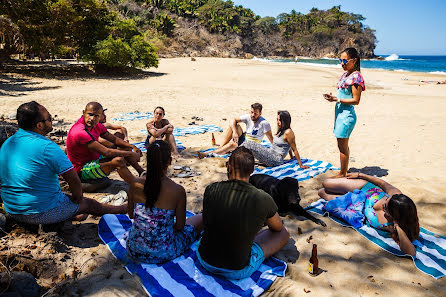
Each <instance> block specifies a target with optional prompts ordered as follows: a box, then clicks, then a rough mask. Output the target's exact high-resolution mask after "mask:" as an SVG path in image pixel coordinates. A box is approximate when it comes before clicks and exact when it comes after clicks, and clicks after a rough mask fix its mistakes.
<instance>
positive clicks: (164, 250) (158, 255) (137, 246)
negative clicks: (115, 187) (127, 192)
mask: <svg viewBox="0 0 446 297" xmlns="http://www.w3.org/2000/svg"><path fill="white" fill-rule="evenodd" d="M174 218H175V210H166V209H161V208H157V207H152V209H150V208H146V207H145V205H144V204H137V205H136V207H135V211H134V220H133V225H132V227H131V228H130V230H129V231H128V233H127V234H126V235H125V236H124V239H125V240H126V243H127V253H128V254H129V256H130V257H131V258H132V259H133V260H136V261H139V262H143V263H163V262H166V261H169V260H172V259H175V258H177V257H179V256H180V255H181V254H183V253H184V252H185V251H186V250H187V249H188V248H189V247H190V245H191V244H192V243H193V242H194V241H195V240H196V239H197V237H198V233H197V231H196V230H195V228H194V226H192V225H185V226H184V228H183V230H176V229H175V227H174V225H175V220H174Z"/></svg>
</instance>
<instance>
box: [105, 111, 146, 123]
mask: <svg viewBox="0 0 446 297" xmlns="http://www.w3.org/2000/svg"><path fill="white" fill-rule="evenodd" d="M150 118H153V113H151V112H128V113H118V117H116V118H112V120H113V121H118V122H123V121H135V120H147V119H150Z"/></svg>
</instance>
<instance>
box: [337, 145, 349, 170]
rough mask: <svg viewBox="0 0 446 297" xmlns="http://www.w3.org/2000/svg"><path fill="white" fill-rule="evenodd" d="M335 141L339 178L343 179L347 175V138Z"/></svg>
mask: <svg viewBox="0 0 446 297" xmlns="http://www.w3.org/2000/svg"><path fill="white" fill-rule="evenodd" d="M337 140H338V148H339V153H340V159H341V172H339V177H343V176H346V175H347V170H348V159H349V157H350V148H349V147H348V138H337Z"/></svg>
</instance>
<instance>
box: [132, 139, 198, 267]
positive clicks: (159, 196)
mask: <svg viewBox="0 0 446 297" xmlns="http://www.w3.org/2000/svg"><path fill="white" fill-rule="evenodd" d="M171 161H172V157H171V154H170V146H169V144H167V143H166V142H164V141H162V140H157V141H155V142H154V143H152V144H151V145H149V147H148V148H147V176H146V177H143V178H137V179H136V180H135V182H134V183H132V184H131V185H130V190H129V207H128V210H129V216H130V218H133V217H134V221H133V225H132V227H131V228H130V230H129V233H128V234H127V235H126V236H125V237H124V238H125V239H126V242H127V252H128V254H129V256H130V257H131V258H132V259H133V260H135V261H139V262H143V263H162V262H166V261H169V260H172V259H175V258H177V257H179V256H180V255H181V254H183V253H184V252H185V251H186V250H187V249H188V248H189V247H190V245H191V244H192V243H193V242H194V241H195V240H196V239H197V237H198V235H199V234H200V232H201V230H202V229H203V221H202V217H201V215H195V216H192V217H190V218H188V219H186V191H185V190H184V188H183V187H182V186H180V185H179V184H176V183H175V182H174V181H172V180H171V179H170V178H168V177H167V168H168V167H169V165H170V164H171ZM134 203H140V204H137V205H136V206H134ZM142 203H144V204H142ZM175 219H176V220H175Z"/></svg>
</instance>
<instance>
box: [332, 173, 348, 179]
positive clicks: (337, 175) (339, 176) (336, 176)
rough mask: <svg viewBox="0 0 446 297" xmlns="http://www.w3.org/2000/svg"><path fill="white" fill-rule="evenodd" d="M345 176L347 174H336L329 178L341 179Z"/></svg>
mask: <svg viewBox="0 0 446 297" xmlns="http://www.w3.org/2000/svg"><path fill="white" fill-rule="evenodd" d="M346 176H347V174H342V173H338V174H336V175H334V176H332V177H331V178H343V177H346Z"/></svg>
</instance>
